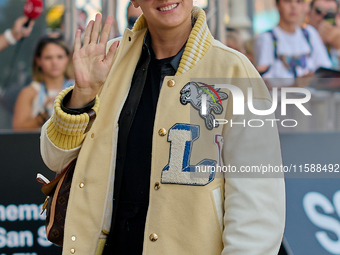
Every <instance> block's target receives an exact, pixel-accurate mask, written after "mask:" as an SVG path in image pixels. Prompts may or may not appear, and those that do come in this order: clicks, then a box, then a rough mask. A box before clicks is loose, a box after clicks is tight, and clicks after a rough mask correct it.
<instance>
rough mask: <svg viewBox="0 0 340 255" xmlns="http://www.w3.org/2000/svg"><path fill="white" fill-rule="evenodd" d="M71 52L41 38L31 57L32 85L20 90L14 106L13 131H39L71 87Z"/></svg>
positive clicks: (55, 41) (57, 43) (61, 45)
mask: <svg viewBox="0 0 340 255" xmlns="http://www.w3.org/2000/svg"><path fill="white" fill-rule="evenodd" d="M69 64H70V51H69V49H68V48H67V46H66V44H65V43H64V42H63V41H61V40H60V39H58V38H48V37H45V38H42V39H41V40H40V41H39V43H38V46H37V48H36V50H35V53H34V57H33V66H32V69H33V77H32V80H33V81H32V83H31V84H30V85H29V86H27V87H25V88H23V89H22V90H21V92H20V94H19V96H18V99H17V101H16V103H15V108H14V116H13V129H14V130H22V129H35V128H40V127H41V126H42V125H43V124H44V123H45V121H46V120H47V119H48V118H49V117H50V116H51V115H52V112H53V101H54V99H55V97H56V96H57V95H58V94H59V92H60V91H62V90H63V89H65V88H67V87H69V86H71V85H73V83H74V81H73V80H71V79H70V78H71V77H72V76H73V74H72V70H71V69H70V68H71V65H69Z"/></svg>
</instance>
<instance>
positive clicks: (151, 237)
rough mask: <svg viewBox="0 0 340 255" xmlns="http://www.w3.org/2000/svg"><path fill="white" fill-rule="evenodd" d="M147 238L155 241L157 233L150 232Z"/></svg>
mask: <svg viewBox="0 0 340 255" xmlns="http://www.w3.org/2000/svg"><path fill="white" fill-rule="evenodd" d="M149 238H150V240H151V241H152V242H156V241H157V239H158V235H157V234H155V233H152V234H151V235H150V236H149Z"/></svg>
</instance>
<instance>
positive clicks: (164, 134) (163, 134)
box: [158, 128, 166, 136]
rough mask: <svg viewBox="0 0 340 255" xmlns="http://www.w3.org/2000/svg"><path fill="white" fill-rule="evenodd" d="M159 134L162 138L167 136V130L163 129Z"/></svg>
mask: <svg viewBox="0 0 340 255" xmlns="http://www.w3.org/2000/svg"><path fill="white" fill-rule="evenodd" d="M158 134H159V135H160V136H166V129H165V128H161V129H160V130H158Z"/></svg>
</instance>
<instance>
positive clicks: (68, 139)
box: [40, 86, 99, 172]
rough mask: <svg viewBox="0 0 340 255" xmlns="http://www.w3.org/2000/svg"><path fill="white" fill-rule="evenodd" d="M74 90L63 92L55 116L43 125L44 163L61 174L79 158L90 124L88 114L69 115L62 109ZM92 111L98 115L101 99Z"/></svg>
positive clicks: (42, 153)
mask: <svg viewBox="0 0 340 255" xmlns="http://www.w3.org/2000/svg"><path fill="white" fill-rule="evenodd" d="M72 89H73V86H72V87H69V88H67V89H65V90H63V91H62V92H61V93H60V94H59V95H58V97H57V98H56V100H55V103H54V113H53V116H52V117H51V118H50V119H49V120H48V121H47V122H46V123H45V124H44V125H43V127H42V130H41V136H40V150H41V156H42V158H43V160H44V163H45V164H46V165H47V167H48V168H50V169H51V170H52V171H55V172H61V171H62V170H63V169H64V168H65V167H66V166H67V165H68V164H69V163H70V162H71V161H72V160H73V159H74V158H76V157H77V155H78V153H79V150H80V148H81V144H82V142H83V141H84V139H85V137H86V134H85V133H84V132H85V129H86V127H87V125H88V123H89V116H88V114H87V113H82V114H78V115H73V114H68V113H66V112H64V111H63V110H62V109H61V101H62V99H63V98H64V97H65V95H66V94H67V93H68V92H69V91H70V90H72ZM92 109H93V110H94V111H95V112H96V113H97V112H98V110H99V99H98V96H97V97H96V100H95V104H94V106H93V107H92Z"/></svg>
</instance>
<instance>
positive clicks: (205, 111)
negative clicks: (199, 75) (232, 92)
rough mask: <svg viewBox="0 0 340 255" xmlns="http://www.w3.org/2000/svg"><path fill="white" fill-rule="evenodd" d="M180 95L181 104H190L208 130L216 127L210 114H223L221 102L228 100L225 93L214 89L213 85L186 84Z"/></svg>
mask: <svg viewBox="0 0 340 255" xmlns="http://www.w3.org/2000/svg"><path fill="white" fill-rule="evenodd" d="M180 93H181V98H180V101H181V104H183V105H186V104H188V103H190V104H191V105H192V107H194V109H196V110H198V112H199V116H200V117H201V118H202V119H204V121H205V126H206V127H207V129H208V130H212V129H213V128H214V127H218V124H217V123H216V124H215V125H214V120H215V116H214V115H213V113H212V112H214V113H215V114H221V113H222V112H223V105H222V101H223V100H226V99H227V98H228V94H227V93H225V92H222V91H220V89H214V85H208V84H205V83H202V82H188V83H187V84H186V85H185V86H184V87H183V88H182V90H181V92H180Z"/></svg>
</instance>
